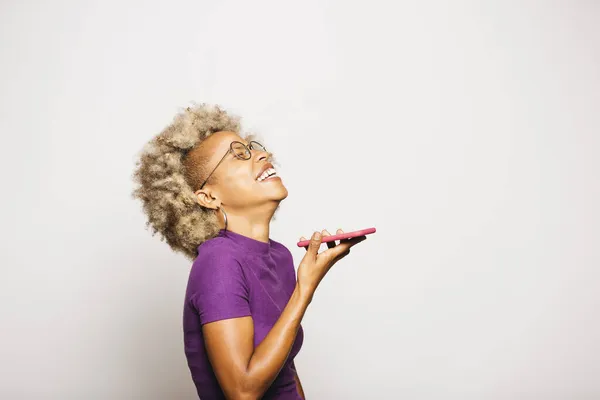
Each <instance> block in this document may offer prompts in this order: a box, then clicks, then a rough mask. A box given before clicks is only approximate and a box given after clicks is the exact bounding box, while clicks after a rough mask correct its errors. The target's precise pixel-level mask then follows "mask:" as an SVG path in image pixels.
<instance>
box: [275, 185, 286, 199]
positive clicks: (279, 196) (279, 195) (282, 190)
mask: <svg viewBox="0 0 600 400" xmlns="http://www.w3.org/2000/svg"><path fill="white" fill-rule="evenodd" d="M273 197H274V200H277V201H282V200H284V199H285V198H286V197H288V190H287V189H286V187H285V186H283V184H282V185H281V188H280V189H279V190H278V193H277V194H274V196H273Z"/></svg>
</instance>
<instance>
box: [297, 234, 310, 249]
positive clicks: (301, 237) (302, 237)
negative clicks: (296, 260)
mask: <svg viewBox="0 0 600 400" xmlns="http://www.w3.org/2000/svg"><path fill="white" fill-rule="evenodd" d="M305 240H306V238H305V237H304V236H300V240H299V242H304V241H305ZM304 250H308V246H304Z"/></svg>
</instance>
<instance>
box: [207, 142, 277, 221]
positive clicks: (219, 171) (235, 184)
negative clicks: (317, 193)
mask: <svg viewBox="0 0 600 400" xmlns="http://www.w3.org/2000/svg"><path fill="white" fill-rule="evenodd" d="M232 142H241V143H243V144H245V145H246V146H249V143H248V142H247V141H246V140H245V139H242V138H241V137H240V136H238V134H236V133H234V132H216V133H214V134H212V135H210V136H209V137H208V138H207V139H206V140H205V141H204V142H203V143H202V145H201V149H199V150H200V151H201V152H202V155H203V156H204V157H206V158H207V160H206V162H205V164H204V165H205V170H206V172H205V174H204V176H205V178H206V177H207V176H208V174H210V172H211V171H213V170H214V172H213V174H212V175H211V177H210V179H209V180H208V182H207V183H206V184H205V186H204V187H203V188H202V189H200V190H198V191H197V192H196V194H197V195H198V196H199V200H200V202H201V203H202V204H203V205H204V206H208V207H211V205H212V207H211V208H214V207H215V206H220V205H223V206H224V207H225V208H226V209H227V211H230V210H233V209H247V208H253V207H257V206H263V205H268V204H273V205H275V206H276V205H277V204H278V203H279V202H280V201H281V200H283V199H285V198H286V197H287V195H288V191H287V189H286V188H285V186H284V185H283V182H282V181H281V178H280V177H279V176H278V175H277V173H275V174H273V169H274V168H273V165H272V164H271V163H270V161H269V154H268V153H267V152H265V151H262V150H257V149H256V148H255V149H253V150H251V151H250V153H251V156H250V159H248V160H243V159H240V158H238V157H236V156H235V155H234V154H233V152H231V151H229V150H230V149H231V143H232ZM225 154H227V155H226V156H225V158H224V159H223V156H224V155H225ZM221 159H223V161H222V162H221V163H220V164H219V165H218V167H217V168H216V170H215V167H216V166H217V164H218V163H219V161H220V160H221ZM265 171H266V173H265Z"/></svg>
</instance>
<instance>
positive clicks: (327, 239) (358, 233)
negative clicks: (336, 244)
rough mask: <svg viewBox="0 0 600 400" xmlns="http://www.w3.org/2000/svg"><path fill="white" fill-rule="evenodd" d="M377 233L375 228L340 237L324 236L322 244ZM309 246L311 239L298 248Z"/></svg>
mask: <svg viewBox="0 0 600 400" xmlns="http://www.w3.org/2000/svg"><path fill="white" fill-rule="evenodd" d="M375 232H376V229H375V228H367V229H361V230H360V231H354V232H344V233H342V234H339V235H331V236H323V237H321V243H327V242H332V241H335V240H342V239H351V238H353V237H357V236H366V235H370V234H371V233H375ZM309 244H310V239H308V240H302V241H300V242H298V247H306V246H308V245H309Z"/></svg>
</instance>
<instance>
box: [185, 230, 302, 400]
mask: <svg viewBox="0 0 600 400" xmlns="http://www.w3.org/2000/svg"><path fill="white" fill-rule="evenodd" d="M295 286H296V272H295V270H294V261H293V259H292V254H291V253H290V251H289V250H288V249H287V248H286V247H285V246H283V245H282V244H280V243H277V242H275V241H274V240H269V243H264V242H261V241H258V240H255V239H252V238H249V237H246V236H243V235H240V234H237V233H234V232H231V231H221V232H219V235H218V236H217V237H215V238H213V239H210V240H207V241H206V242H204V243H203V244H201V245H200V246H199V247H198V257H196V259H195V260H194V263H193V264H192V268H191V271H190V277H189V281H188V286H187V292H186V295H185V307H184V312H183V336H184V343H185V354H186V357H187V361H188V366H189V368H190V371H191V374H192V379H193V380H194V383H195V385H196V388H197V390H198V395H199V396H200V398H201V399H202V400H212V399H224V398H225V397H224V395H223V391H222V390H221V388H220V386H219V383H218V381H217V379H216V377H215V374H214V371H213V369H212V367H211V364H210V362H209V359H208V356H207V353H206V349H205V347H204V339H203V337H202V325H204V324H207V323H209V322H213V321H219V320H222V319H228V318H237V317H245V316H252V319H253V321H254V347H256V346H258V344H259V343H260V342H261V341H262V340H263V339H264V338H265V336H266V335H267V333H269V331H270V330H271V328H272V327H273V325H274V324H275V322H276V321H277V320H278V319H279V316H280V315H281V312H282V311H283V309H284V308H285V306H286V304H287V302H288V301H289V299H290V297H291V295H292V292H293V291H294V288H295ZM303 338H304V336H303V331H302V328H300V329H299V331H298V334H297V335H296V340H295V342H294V344H293V346H292V350H291V352H290V355H289V357H288V359H287V360H286V362H285V364H284V365H283V368H282V369H281V371H280V373H279V375H278V376H277V378H276V379H275V381H274V382H273V384H272V385H271V387H270V388H269V389H268V390H267V392H266V393H265V395H264V397H263V398H264V399H278V400H279V399H285V400H288V399H289V400H291V399H294V400H297V399H301V397H300V395H299V394H298V391H297V389H296V382H295V380H294V374H295V371H296V368H295V366H294V357H295V356H296V354H298V351H300V347H301V346H302V341H303Z"/></svg>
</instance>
